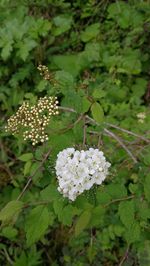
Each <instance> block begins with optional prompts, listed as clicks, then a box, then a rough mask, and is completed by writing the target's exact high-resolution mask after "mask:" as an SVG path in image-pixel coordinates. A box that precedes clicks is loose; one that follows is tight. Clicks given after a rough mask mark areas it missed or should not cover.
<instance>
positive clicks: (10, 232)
mask: <svg viewBox="0 0 150 266" xmlns="http://www.w3.org/2000/svg"><path fill="white" fill-rule="evenodd" d="M17 234H18V231H17V229H15V228H13V227H11V226H7V227H4V228H3V229H2V233H1V235H2V236H4V237H7V238H8V239H10V240H11V239H14V238H15V237H16V236H17Z"/></svg>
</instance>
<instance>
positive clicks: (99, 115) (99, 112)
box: [91, 102, 104, 123]
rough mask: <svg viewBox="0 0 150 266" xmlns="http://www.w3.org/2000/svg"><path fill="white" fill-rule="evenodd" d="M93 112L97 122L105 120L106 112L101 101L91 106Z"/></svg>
mask: <svg viewBox="0 0 150 266" xmlns="http://www.w3.org/2000/svg"><path fill="white" fill-rule="evenodd" d="M91 112H92V115H93V118H94V119H95V121H96V122H98V123H102V122H103V120H104V112H103V109H102V107H101V105H100V104H99V103H97V102H96V103H93V104H92V106H91Z"/></svg>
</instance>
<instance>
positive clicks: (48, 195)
mask: <svg viewBox="0 0 150 266" xmlns="http://www.w3.org/2000/svg"><path fill="white" fill-rule="evenodd" d="M40 194H41V197H42V199H43V200H49V201H53V200H57V199H59V198H60V193H59V192H58V190H57V188H56V186H54V185H53V184H50V185H49V186H47V187H46V188H44V189H43V190H42V191H41V192H40Z"/></svg>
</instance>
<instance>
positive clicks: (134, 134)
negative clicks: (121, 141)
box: [105, 123, 150, 143]
mask: <svg viewBox="0 0 150 266" xmlns="http://www.w3.org/2000/svg"><path fill="white" fill-rule="evenodd" d="M105 125H107V126H109V127H112V128H115V129H118V130H120V131H122V132H124V133H127V134H129V135H132V136H134V137H137V138H139V139H142V140H144V141H145V142H147V143H150V140H149V139H147V138H145V137H143V136H141V135H138V134H136V133H134V132H132V131H129V130H127V129H124V128H121V127H119V126H116V125H113V124H111V123H105Z"/></svg>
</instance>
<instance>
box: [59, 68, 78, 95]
mask: <svg viewBox="0 0 150 266" xmlns="http://www.w3.org/2000/svg"><path fill="white" fill-rule="evenodd" d="M55 79H56V81H57V82H58V86H59V90H60V91H61V92H62V93H63V94H64V95H65V94H67V93H68V90H73V89H74V79H73V76H72V75H71V74H70V73H68V72H66V71H63V70H62V71H57V72H56V74H55Z"/></svg>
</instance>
